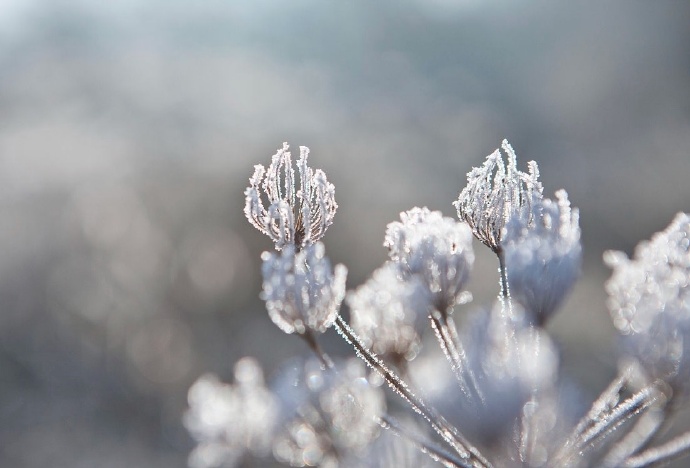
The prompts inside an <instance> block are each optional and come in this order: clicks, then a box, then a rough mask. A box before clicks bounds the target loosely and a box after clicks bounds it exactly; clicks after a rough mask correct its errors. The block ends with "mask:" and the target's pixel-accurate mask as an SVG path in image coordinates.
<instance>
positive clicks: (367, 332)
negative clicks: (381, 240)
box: [347, 262, 428, 360]
mask: <svg viewBox="0 0 690 468" xmlns="http://www.w3.org/2000/svg"><path fill="white" fill-rule="evenodd" d="M347 303H348V305H349V306H350V316H351V318H352V323H351V325H352V328H353V329H354V330H355V332H356V333H357V334H358V335H359V337H360V338H361V340H362V343H363V344H364V346H365V347H366V348H367V349H370V350H372V351H373V352H374V353H376V354H377V355H379V356H388V357H392V358H394V359H395V358H405V359H408V360H411V359H413V358H414V357H415V356H416V355H417V352H418V351H419V347H420V341H421V338H420V335H421V333H422V330H423V329H424V326H425V325H426V322H427V319H426V317H427V315H428V312H427V311H426V310H425V304H427V303H428V298H427V297H426V295H425V294H424V289H423V288H422V286H421V284H420V283H419V281H417V279H416V278H412V279H411V280H408V281H403V279H402V278H401V272H400V270H399V268H398V266H397V265H396V264H394V263H390V262H389V263H386V264H385V265H384V266H383V267H381V268H379V269H378V270H376V271H375V272H374V273H373V275H372V277H371V278H370V279H369V280H368V281H367V282H366V283H365V284H363V285H362V286H360V287H359V288H357V290H356V291H352V292H349V293H348V294H347Z"/></svg>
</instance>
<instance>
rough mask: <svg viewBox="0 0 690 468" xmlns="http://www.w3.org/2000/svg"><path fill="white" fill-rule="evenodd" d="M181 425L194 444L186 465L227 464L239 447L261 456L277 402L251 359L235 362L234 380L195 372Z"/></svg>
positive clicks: (235, 457)
mask: <svg viewBox="0 0 690 468" xmlns="http://www.w3.org/2000/svg"><path fill="white" fill-rule="evenodd" d="M188 400H189V410H188V411H187V412H186V413H185V416H184V423H185V426H186V427H187V430H189V432H190V434H192V436H193V437H194V438H195V439H196V441H197V442H198V445H197V447H196V448H195V449H194V451H192V453H191V454H190V456H189V466H190V467H191V468H212V467H218V466H225V467H232V466H235V464H236V463H237V462H238V461H239V460H240V459H241V457H242V455H243V453H244V452H245V451H247V450H248V451H250V452H252V453H254V454H255V455H264V454H265V453H267V451H268V449H269V448H270V444H271V440H272V435H273V431H274V429H275V423H276V417H277V415H278V405H277V401H276V399H275V397H274V396H273V395H272V394H271V392H270V391H269V390H268V389H266V387H264V384H263V374H262V371H261V368H260V367H259V364H258V363H257V362H256V361H254V360H253V359H251V358H243V359H240V360H239V361H238V362H237V363H236V365H235V382H234V383H233V384H225V383H222V382H220V381H219V380H218V377H216V376H215V375H211V374H207V375H204V376H201V377H200V378H199V379H198V380H197V381H196V382H195V383H194V385H192V387H191V388H190V389H189V395H188Z"/></svg>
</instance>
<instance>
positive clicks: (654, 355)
mask: <svg viewBox="0 0 690 468" xmlns="http://www.w3.org/2000/svg"><path fill="white" fill-rule="evenodd" d="M604 261H605V262H606V263H607V264H608V265H609V266H610V267H611V268H612V269H613V274H612V275H611V278H610V279H609V281H608V282H607V283H606V291H607V292H608V294H609V299H608V306H609V309H610V311H611V317H612V319H613V324H614V326H615V327H616V329H618V331H619V332H620V334H621V335H622V341H623V343H624V346H625V349H626V350H627V351H628V352H629V353H630V354H631V355H632V356H634V357H635V358H637V359H638V360H639V362H640V363H641V364H642V367H643V368H644V370H645V372H646V373H647V375H648V376H649V377H650V378H651V379H662V380H664V381H666V382H667V383H669V384H670V385H671V387H672V388H673V389H674V390H675V391H676V392H677V393H680V394H683V395H687V394H688V393H690V215H688V214H686V213H678V214H677V215H676V217H675V218H674V220H673V221H672V222H671V224H670V225H669V226H668V227H667V228H666V229H664V230H663V231H661V232H658V233H656V234H654V235H653V236H652V238H651V240H649V241H643V242H640V243H639V244H638V245H637V248H636V249H635V255H634V257H633V258H631V259H629V258H628V257H627V256H626V255H625V254H624V253H622V252H613V251H608V252H606V253H605V254H604Z"/></svg>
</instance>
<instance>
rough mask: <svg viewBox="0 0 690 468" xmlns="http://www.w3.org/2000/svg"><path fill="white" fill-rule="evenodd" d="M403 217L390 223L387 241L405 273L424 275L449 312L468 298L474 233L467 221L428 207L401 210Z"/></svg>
mask: <svg viewBox="0 0 690 468" xmlns="http://www.w3.org/2000/svg"><path fill="white" fill-rule="evenodd" d="M400 220H401V221H400V222H393V223H390V224H389V225H388V228H387V229H386V238H385V240H384V243H383V245H384V246H386V247H388V254H389V256H390V258H391V260H392V261H393V262H395V263H397V264H398V265H399V267H400V269H401V270H402V271H403V272H404V273H405V274H408V275H417V276H419V277H420V278H421V279H422V283H423V285H424V286H425V288H426V289H427V292H428V294H429V297H430V299H431V303H432V305H433V306H434V307H435V308H436V310H439V311H441V312H443V313H445V312H446V311H447V310H448V309H450V308H451V307H453V305H455V304H456V303H457V302H462V301H463V300H464V299H465V298H466V293H465V285H466V283H467V280H468V279H469V274H470V271H471V269H472V265H473V263H474V251H473V250H472V233H471V231H470V229H469V227H468V226H467V225H466V224H465V223H458V222H457V221H455V220H454V219H452V218H447V217H444V216H443V215H442V214H441V212H440V211H430V210H429V209H428V208H413V209H411V210H409V211H406V212H403V213H400Z"/></svg>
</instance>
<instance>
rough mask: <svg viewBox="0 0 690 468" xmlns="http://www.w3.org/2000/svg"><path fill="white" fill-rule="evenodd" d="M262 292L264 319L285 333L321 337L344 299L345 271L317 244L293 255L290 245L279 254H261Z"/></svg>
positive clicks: (293, 248) (293, 250)
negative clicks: (264, 309) (312, 334)
mask: <svg viewBox="0 0 690 468" xmlns="http://www.w3.org/2000/svg"><path fill="white" fill-rule="evenodd" d="M261 258H262V260H263V266H262V268H261V272H262V274H263V279H264V281H263V292H262V294H261V298H262V299H263V300H265V301H266V308H267V309H268V315H269V316H270V317H271V320H273V323H275V324H276V325H277V326H278V327H279V328H280V329H281V330H283V331H284V332H285V333H295V332H296V333H298V334H304V333H306V331H307V330H311V331H315V332H317V333H323V332H324V331H326V329H327V328H328V327H330V326H331V325H332V324H333V321H334V320H335V316H336V314H337V312H338V309H339V308H340V303H341V302H342V300H343V297H344V296H345V279H346V277H347V268H345V267H344V266H343V265H336V267H335V270H332V269H331V262H330V261H329V260H328V258H327V257H326V256H325V249H324V246H323V244H322V243H321V242H317V243H316V244H313V245H309V246H306V247H305V248H304V249H303V250H301V251H299V252H295V247H294V246H292V245H288V246H286V247H285V248H284V249H283V251H282V252H273V253H271V252H264V253H263V254H262V255H261Z"/></svg>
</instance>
